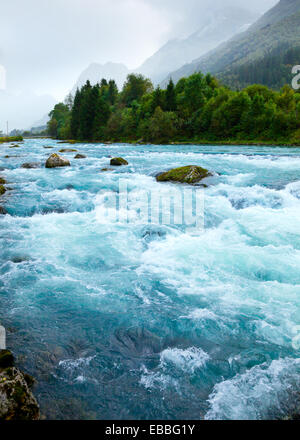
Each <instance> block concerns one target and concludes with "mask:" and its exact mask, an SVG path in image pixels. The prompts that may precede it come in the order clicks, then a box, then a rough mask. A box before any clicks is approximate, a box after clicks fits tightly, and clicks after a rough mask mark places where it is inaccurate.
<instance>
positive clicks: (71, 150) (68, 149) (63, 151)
mask: <svg viewBox="0 0 300 440" xmlns="http://www.w3.org/2000/svg"><path fill="white" fill-rule="evenodd" d="M59 152H60V153H76V152H77V150H75V149H74V148H62V149H61V150H59Z"/></svg>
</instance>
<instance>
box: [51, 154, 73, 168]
mask: <svg viewBox="0 0 300 440" xmlns="http://www.w3.org/2000/svg"><path fill="white" fill-rule="evenodd" d="M69 166H71V164H70V162H69V161H68V159H64V158H63V157H61V156H59V155H58V154H56V153H54V154H51V156H50V157H49V158H48V160H47V162H46V168H58V167H69Z"/></svg>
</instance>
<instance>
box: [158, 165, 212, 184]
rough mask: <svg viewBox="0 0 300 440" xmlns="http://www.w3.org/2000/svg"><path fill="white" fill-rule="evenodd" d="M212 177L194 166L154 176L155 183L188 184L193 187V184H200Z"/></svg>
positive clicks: (207, 172)
mask: <svg viewBox="0 0 300 440" xmlns="http://www.w3.org/2000/svg"><path fill="white" fill-rule="evenodd" d="M209 176H212V173H210V172H209V171H208V170H206V169H205V168H201V167H198V166H196V165H189V166H186V167H181V168H174V169H172V170H170V171H167V172H165V173H161V174H159V175H158V176H156V180H157V182H179V183H188V184H189V185H193V184H194V183H198V182H200V181H201V180H202V179H205V178H206V177H209Z"/></svg>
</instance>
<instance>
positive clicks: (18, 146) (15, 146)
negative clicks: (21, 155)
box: [9, 144, 21, 148]
mask: <svg viewBox="0 0 300 440" xmlns="http://www.w3.org/2000/svg"><path fill="white" fill-rule="evenodd" d="M20 147H21V145H17V144H15V145H11V146H10V147H9V148H20Z"/></svg>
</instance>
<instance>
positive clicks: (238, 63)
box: [169, 0, 300, 86]
mask: <svg viewBox="0 0 300 440" xmlns="http://www.w3.org/2000/svg"><path fill="white" fill-rule="evenodd" d="M298 46H300V0H281V1H280V2H279V3H278V4H277V5H276V6H274V8H272V9H271V10H270V11H268V12H267V13H266V14H265V15H264V16H263V17H262V18H261V19H259V20H258V21H257V22H256V23H255V24H254V25H252V26H251V27H250V28H249V29H248V30H247V31H246V32H244V33H242V34H240V35H238V36H235V37H233V38H232V39H231V40H229V41H228V42H226V43H223V44H222V45H220V46H219V47H218V48H217V49H215V50H213V51H211V52H210V53H208V54H207V55H204V56H203V57H200V58H199V59H196V60H195V61H193V62H192V63H190V64H187V65H185V66H183V67H182V68H181V69H179V70H177V71H175V72H173V73H171V74H170V75H169V77H172V78H173V80H174V81H178V80H179V79H180V78H182V77H184V76H189V75H191V74H192V73H194V72H199V71H202V72H204V73H206V72H210V73H212V74H215V75H216V76H218V77H219V78H221V79H222V80H223V81H224V82H225V83H226V84H229V85H232V81H231V79H232V75H233V76H235V82H236V83H238V82H239V78H238V69H239V68H241V67H242V66H244V67H245V68H246V66H247V65H251V64H253V63H255V62H257V63H258V62H259V60H264V58H265V57H266V56H267V57H268V56H270V54H272V52H274V51H276V50H279V49H280V48H282V47H285V48H286V51H288V50H289V49H290V48H295V47H298ZM274 69H276V66H274ZM258 81H259V82H262V83H264V81H263V79H260V78H258ZM265 83H266V85H270V86H271V85H272V84H269V83H268V82H265ZM245 84H247V82H246V83H245Z"/></svg>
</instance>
